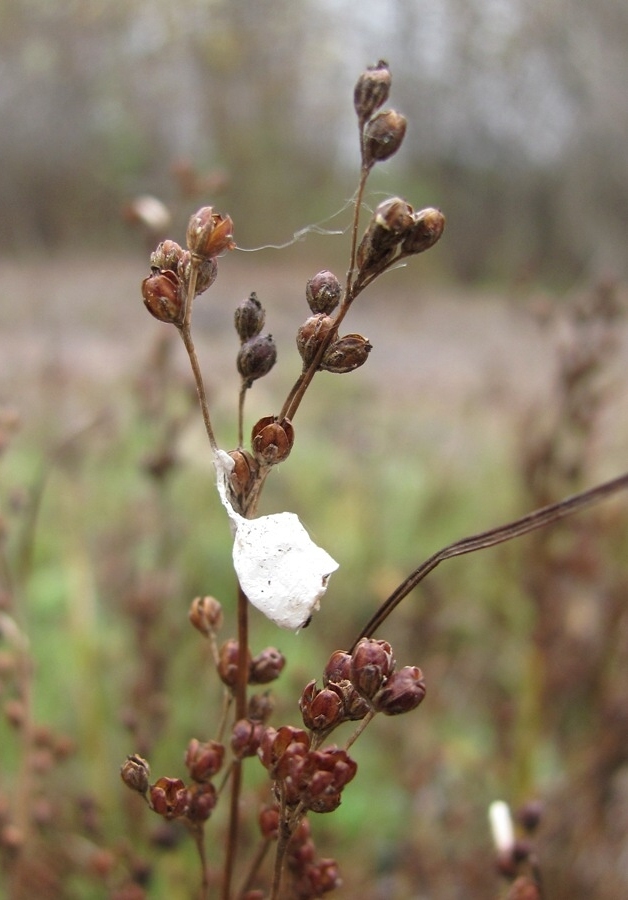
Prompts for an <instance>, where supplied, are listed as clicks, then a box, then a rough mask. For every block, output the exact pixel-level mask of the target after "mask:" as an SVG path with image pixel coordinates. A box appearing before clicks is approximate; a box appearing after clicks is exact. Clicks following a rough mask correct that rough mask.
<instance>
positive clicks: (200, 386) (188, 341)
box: [179, 322, 218, 453]
mask: <svg viewBox="0 0 628 900" xmlns="http://www.w3.org/2000/svg"><path fill="white" fill-rule="evenodd" d="M179 334H180V335H181V339H182V340H183V343H184V345H185V349H186V350H187V354H188V356H189V358H190V365H191V366H192V372H193V374H194V381H195V383H196V392H197V394H198V402H199V403H200V406H201V412H202V414H203V422H204V423H205V431H206V432H207V437H208V438H209V444H210V446H211V448H212V452H213V453H216V452H217V450H218V444H217V442H216V438H215V436H214V429H213V428H212V423H211V418H210V415H209V405H208V403H207V393H206V391H205V384H204V382H203V376H202V374H201V367H200V364H199V361H198V356H197V355H196V348H195V347H194V341H193V340H192V331H191V328H190V326H189V324H186V323H185V322H184V323H183V325H181V326H180V327H179Z"/></svg>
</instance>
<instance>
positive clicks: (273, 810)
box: [259, 806, 279, 840]
mask: <svg viewBox="0 0 628 900" xmlns="http://www.w3.org/2000/svg"><path fill="white" fill-rule="evenodd" d="M259 829H260V831H261V832H262V837H264V838H266V840H276V839H277V838H278V837H279V810H278V809H277V807H276V806H263V807H262V809H261V810H260V814H259Z"/></svg>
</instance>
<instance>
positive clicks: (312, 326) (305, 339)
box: [297, 313, 334, 369]
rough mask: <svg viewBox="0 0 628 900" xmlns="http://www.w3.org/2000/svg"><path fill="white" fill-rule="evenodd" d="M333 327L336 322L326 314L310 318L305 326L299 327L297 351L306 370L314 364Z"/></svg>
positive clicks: (318, 314)
mask: <svg viewBox="0 0 628 900" xmlns="http://www.w3.org/2000/svg"><path fill="white" fill-rule="evenodd" d="M333 327H334V320H333V319H332V318H331V316H326V315H325V314H324V313H317V314H316V315H314V316H310V317H309V319H306V320H305V322H304V323H303V325H300V326H299V329H298V331H297V349H298V351H299V355H300V356H301V359H302V360H303V367H304V369H307V367H308V366H309V365H310V364H311V363H312V361H313V360H314V358H315V356H316V354H317V352H318V350H319V348H320V346H321V344H322V342H323V341H324V340H325V338H326V337H327V335H328V334H329V332H330V331H331V329H332V328H333Z"/></svg>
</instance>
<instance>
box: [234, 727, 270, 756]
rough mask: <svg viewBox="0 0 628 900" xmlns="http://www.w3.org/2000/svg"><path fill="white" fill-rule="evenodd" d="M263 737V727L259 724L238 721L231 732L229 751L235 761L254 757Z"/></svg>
mask: <svg viewBox="0 0 628 900" xmlns="http://www.w3.org/2000/svg"><path fill="white" fill-rule="evenodd" d="M263 735H264V726H263V725H262V723H261V722H252V721H250V720H249V719H239V720H238V721H237V722H236V723H235V724H234V726H233V730H232V731H231V749H232V750H233V755H234V756H235V757H236V759H244V758H245V757H247V756H255V754H256V753H257V751H258V750H259V746H260V743H261V740H262V737H263Z"/></svg>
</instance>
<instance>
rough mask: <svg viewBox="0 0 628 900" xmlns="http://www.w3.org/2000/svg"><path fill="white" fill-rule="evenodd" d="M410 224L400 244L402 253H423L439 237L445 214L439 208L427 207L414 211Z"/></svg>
mask: <svg viewBox="0 0 628 900" xmlns="http://www.w3.org/2000/svg"><path fill="white" fill-rule="evenodd" d="M412 220H413V221H412V226H411V228H410V229H409V230H408V232H407V234H406V236H405V237H404V239H403V242H402V244H401V252H402V253H403V254H404V255H411V254H412V255H413V254H415V253H423V251H424V250H429V249H430V247H433V246H434V244H435V243H436V242H437V241H438V240H439V239H440V236H441V235H442V233H443V231H444V229H445V216H444V215H443V214H442V212H441V211H440V210H439V209H433V208H432V207H428V208H427V209H422V210H420V211H419V212H416V213H414V215H413V217H412Z"/></svg>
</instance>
